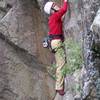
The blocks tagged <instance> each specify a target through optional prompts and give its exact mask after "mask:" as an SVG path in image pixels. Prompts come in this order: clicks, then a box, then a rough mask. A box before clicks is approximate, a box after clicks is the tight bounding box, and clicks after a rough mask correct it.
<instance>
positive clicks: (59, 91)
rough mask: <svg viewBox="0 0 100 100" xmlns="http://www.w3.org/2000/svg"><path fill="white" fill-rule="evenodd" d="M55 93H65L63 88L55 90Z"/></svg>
mask: <svg viewBox="0 0 100 100" xmlns="http://www.w3.org/2000/svg"><path fill="white" fill-rule="evenodd" d="M56 92H57V93H59V95H61V96H63V95H64V94H65V92H64V89H62V90H56Z"/></svg>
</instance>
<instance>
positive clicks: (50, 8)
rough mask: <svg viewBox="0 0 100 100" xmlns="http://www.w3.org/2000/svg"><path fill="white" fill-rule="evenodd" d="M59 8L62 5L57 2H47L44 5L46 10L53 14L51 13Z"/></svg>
mask: <svg viewBox="0 0 100 100" xmlns="http://www.w3.org/2000/svg"><path fill="white" fill-rule="evenodd" d="M59 9H60V7H59V6H58V5H57V4H56V3H54V2H52V1H50V2H47V3H46V4H45V6H44V11H45V13H47V14H51V13H54V12H57V11H58V10H59Z"/></svg>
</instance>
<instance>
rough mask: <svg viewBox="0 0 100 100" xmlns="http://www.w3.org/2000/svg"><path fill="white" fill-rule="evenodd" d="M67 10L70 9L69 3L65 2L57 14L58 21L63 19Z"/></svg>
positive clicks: (65, 0)
mask: <svg viewBox="0 0 100 100" xmlns="http://www.w3.org/2000/svg"><path fill="white" fill-rule="evenodd" d="M67 9H68V1H67V0H64V2H63V6H62V7H61V8H60V10H59V11H58V12H56V13H55V15H56V19H59V18H61V17H62V16H63V15H64V14H65V13H66V11H67Z"/></svg>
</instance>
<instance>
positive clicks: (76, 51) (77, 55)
mask: <svg viewBox="0 0 100 100" xmlns="http://www.w3.org/2000/svg"><path fill="white" fill-rule="evenodd" d="M65 47H66V50H67V51H66V57H67V63H66V65H65V66H64V68H63V70H62V73H63V75H66V74H72V73H73V72H74V71H75V70H77V69H79V68H81V65H82V63H83V59H82V50H81V46H80V44H79V43H77V42H76V41H74V40H73V39H71V38H70V39H67V40H66V41H65Z"/></svg>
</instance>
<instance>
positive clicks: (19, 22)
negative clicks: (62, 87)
mask: <svg viewBox="0 0 100 100" xmlns="http://www.w3.org/2000/svg"><path fill="white" fill-rule="evenodd" d="M32 2H33V1H32V0H7V5H8V4H9V5H11V6H10V7H12V8H9V9H8V8H2V9H1V11H2V12H1V13H0V14H1V16H0V18H1V20H0V100H51V99H52V98H53V97H54V94H55V93H54V81H53V80H52V79H51V78H50V77H49V76H48V74H47V73H46V67H47V65H44V64H49V63H50V59H49V58H50V57H49V53H47V51H46V50H45V49H43V48H42V45H41V43H42V37H43V35H44V34H45V32H44V31H43V27H42V26H43V25H42V23H41V22H42V19H41V13H40V11H39V9H38V8H36V7H37V6H36V7H34V6H33V5H32V4H34V3H35V2H33V3H32ZM36 5H37V4H36ZM8 10H9V11H8ZM7 11H8V12H7ZM6 13H7V14H6ZM3 16H4V17H3ZM38 22H39V23H38ZM37 28H38V29H37ZM48 60H49V61H48Z"/></svg>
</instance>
